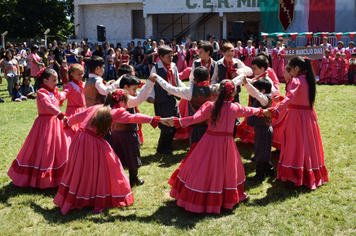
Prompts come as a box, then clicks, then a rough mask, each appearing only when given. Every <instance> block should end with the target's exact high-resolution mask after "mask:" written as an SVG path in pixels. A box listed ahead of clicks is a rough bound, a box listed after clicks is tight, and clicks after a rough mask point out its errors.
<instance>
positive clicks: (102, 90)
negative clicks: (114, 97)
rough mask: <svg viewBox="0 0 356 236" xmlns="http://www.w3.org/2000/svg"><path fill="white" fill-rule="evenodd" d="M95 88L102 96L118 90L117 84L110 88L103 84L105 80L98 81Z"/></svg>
mask: <svg viewBox="0 0 356 236" xmlns="http://www.w3.org/2000/svg"><path fill="white" fill-rule="evenodd" d="M95 88H96V89H97V90H98V92H99V93H100V94H101V95H107V94H108V93H110V92H111V91H114V90H115V89H117V86H116V84H111V85H109V86H106V85H105V84H104V83H103V79H101V78H100V79H97V80H96V82H95Z"/></svg>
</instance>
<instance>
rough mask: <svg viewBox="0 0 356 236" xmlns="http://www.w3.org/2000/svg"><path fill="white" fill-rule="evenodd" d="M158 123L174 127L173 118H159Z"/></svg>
mask: <svg viewBox="0 0 356 236" xmlns="http://www.w3.org/2000/svg"><path fill="white" fill-rule="evenodd" d="M159 122H160V123H161V124H163V125H165V126H170V127H174V122H173V117H170V118H169V117H168V118H161V119H160V121H159Z"/></svg>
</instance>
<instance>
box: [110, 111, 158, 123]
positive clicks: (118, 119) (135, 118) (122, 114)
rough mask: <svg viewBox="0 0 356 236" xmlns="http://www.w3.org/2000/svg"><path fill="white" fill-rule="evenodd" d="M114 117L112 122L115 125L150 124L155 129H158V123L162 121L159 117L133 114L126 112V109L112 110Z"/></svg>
mask: <svg viewBox="0 0 356 236" xmlns="http://www.w3.org/2000/svg"><path fill="white" fill-rule="evenodd" d="M111 115H112V122H113V123H121V124H126V123H137V124H144V123H150V124H151V125H152V127H153V128H156V127H157V125H158V122H159V120H160V117H159V116H155V117H152V116H147V115H144V114H141V113H137V114H131V113H129V112H128V111H126V110H125V109H124V108H114V109H112V110H111Z"/></svg>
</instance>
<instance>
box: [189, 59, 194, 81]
mask: <svg viewBox="0 0 356 236" xmlns="http://www.w3.org/2000/svg"><path fill="white" fill-rule="evenodd" d="M194 71H195V63H193V65H192V70H191V71H190V75H189V82H190V83H194Z"/></svg>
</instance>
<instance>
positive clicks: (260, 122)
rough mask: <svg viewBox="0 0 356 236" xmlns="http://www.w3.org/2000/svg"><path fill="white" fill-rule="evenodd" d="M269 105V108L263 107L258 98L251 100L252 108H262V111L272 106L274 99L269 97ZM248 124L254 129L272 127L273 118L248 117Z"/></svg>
mask: <svg viewBox="0 0 356 236" xmlns="http://www.w3.org/2000/svg"><path fill="white" fill-rule="evenodd" d="M267 98H268V104H267V106H262V105H261V103H260V102H259V101H258V100H257V99H256V98H251V107H257V108H259V107H262V109H266V108H268V107H271V106H272V97H271V96H267ZM247 124H248V125H249V126H252V127H256V126H271V125H272V118H271V117H265V116H261V117H257V116H249V117H247Z"/></svg>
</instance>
